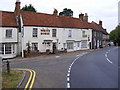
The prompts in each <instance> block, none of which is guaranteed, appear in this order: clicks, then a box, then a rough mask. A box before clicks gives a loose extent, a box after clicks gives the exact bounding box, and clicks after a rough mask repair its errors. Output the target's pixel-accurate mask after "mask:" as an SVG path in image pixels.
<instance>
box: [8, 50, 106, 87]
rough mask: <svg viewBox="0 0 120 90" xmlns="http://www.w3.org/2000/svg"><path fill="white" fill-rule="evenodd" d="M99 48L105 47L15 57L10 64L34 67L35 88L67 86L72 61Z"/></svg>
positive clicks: (13, 66) (20, 66)
mask: <svg viewBox="0 0 120 90" xmlns="http://www.w3.org/2000/svg"><path fill="white" fill-rule="evenodd" d="M106 49H107V48H106ZM99 50H103V49H98V50H83V51H76V52H69V53H63V54H57V55H43V56H38V57H30V58H14V59H11V60H10V65H11V68H28V69H33V70H34V71H35V72H36V78H35V83H34V85H33V88H67V74H68V69H69V67H70V65H71V63H72V62H73V61H74V60H75V59H76V58H77V57H78V56H80V55H83V53H86V52H97V51H99ZM84 63H85V62H84ZM81 70H82V68H81Z"/></svg>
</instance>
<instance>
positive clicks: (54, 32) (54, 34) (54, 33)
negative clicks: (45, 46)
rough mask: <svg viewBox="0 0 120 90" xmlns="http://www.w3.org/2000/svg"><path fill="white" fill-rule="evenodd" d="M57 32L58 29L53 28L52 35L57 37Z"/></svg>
mask: <svg viewBox="0 0 120 90" xmlns="http://www.w3.org/2000/svg"><path fill="white" fill-rule="evenodd" d="M56 34H57V30H56V29H52V37H56Z"/></svg>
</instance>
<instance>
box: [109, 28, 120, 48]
mask: <svg viewBox="0 0 120 90" xmlns="http://www.w3.org/2000/svg"><path fill="white" fill-rule="evenodd" d="M110 40H111V41H113V42H114V43H115V44H116V43H117V44H118V45H119V46H120V26H117V27H116V28H115V29H114V30H113V31H111V32H110Z"/></svg>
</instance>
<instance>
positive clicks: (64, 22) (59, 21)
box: [22, 11, 90, 29]
mask: <svg viewBox="0 0 120 90" xmlns="http://www.w3.org/2000/svg"><path fill="white" fill-rule="evenodd" d="M22 18H23V23H24V25H25V26H46V27H62V28H81V29H84V28H89V27H90V25H89V24H88V23H87V22H85V21H80V19H79V18H73V17H68V16H55V15H52V14H43V13H34V12H25V11H22Z"/></svg>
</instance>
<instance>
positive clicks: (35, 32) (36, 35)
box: [32, 28, 38, 37]
mask: <svg viewBox="0 0 120 90" xmlns="http://www.w3.org/2000/svg"><path fill="white" fill-rule="evenodd" d="M32 36H33V37H38V29H37V28H33V32H32Z"/></svg>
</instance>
